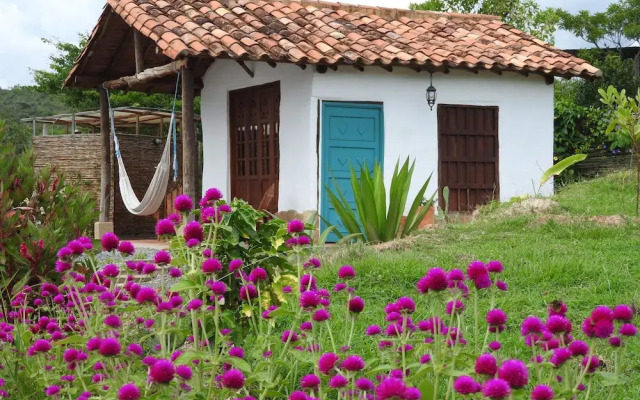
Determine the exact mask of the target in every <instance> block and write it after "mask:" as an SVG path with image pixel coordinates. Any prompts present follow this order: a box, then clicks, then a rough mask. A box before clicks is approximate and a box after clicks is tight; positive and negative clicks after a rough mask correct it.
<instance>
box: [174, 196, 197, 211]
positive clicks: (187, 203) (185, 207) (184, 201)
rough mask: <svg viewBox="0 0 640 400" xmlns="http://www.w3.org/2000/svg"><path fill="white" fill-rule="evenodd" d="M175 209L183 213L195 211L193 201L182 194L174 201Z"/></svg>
mask: <svg viewBox="0 0 640 400" xmlns="http://www.w3.org/2000/svg"><path fill="white" fill-rule="evenodd" d="M173 207H174V208H175V209H176V210H178V211H179V212H182V213H188V212H189V211H191V210H192V209H193V201H192V200H191V197H189V196H187V195H186V194H181V195H179V196H177V197H176V199H175V200H174V201H173Z"/></svg>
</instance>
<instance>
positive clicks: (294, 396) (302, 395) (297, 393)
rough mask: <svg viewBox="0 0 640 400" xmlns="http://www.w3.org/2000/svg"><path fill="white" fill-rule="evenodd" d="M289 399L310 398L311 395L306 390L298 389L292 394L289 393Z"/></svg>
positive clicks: (304, 399)
mask: <svg viewBox="0 0 640 400" xmlns="http://www.w3.org/2000/svg"><path fill="white" fill-rule="evenodd" d="M289 400H309V397H308V396H307V394H306V393H305V392H301V391H299V390H296V391H295V392H291V394H290V395H289Z"/></svg>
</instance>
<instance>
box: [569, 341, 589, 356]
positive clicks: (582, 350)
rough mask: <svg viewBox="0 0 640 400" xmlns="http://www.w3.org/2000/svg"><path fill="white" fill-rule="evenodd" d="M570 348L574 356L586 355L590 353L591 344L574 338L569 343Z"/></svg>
mask: <svg viewBox="0 0 640 400" xmlns="http://www.w3.org/2000/svg"><path fill="white" fill-rule="evenodd" d="M569 350H570V351H571V354H573V355H574V356H586V355H587V354H589V345H587V344H586V343H585V342H583V341H581V340H574V341H573V342H571V343H569Z"/></svg>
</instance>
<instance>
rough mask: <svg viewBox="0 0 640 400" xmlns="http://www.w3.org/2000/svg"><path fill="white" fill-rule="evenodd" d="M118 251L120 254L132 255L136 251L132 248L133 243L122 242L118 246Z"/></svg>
mask: <svg viewBox="0 0 640 400" xmlns="http://www.w3.org/2000/svg"><path fill="white" fill-rule="evenodd" d="M118 251H119V252H120V253H122V254H127V255H132V254H133V253H135V252H136V249H135V247H133V243H131V242H127V241H124V240H123V241H122V242H120V244H119V245H118Z"/></svg>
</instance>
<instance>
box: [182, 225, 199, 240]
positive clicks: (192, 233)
mask: <svg viewBox="0 0 640 400" xmlns="http://www.w3.org/2000/svg"><path fill="white" fill-rule="evenodd" d="M203 237H204V230H203V229H202V225H200V223H199V222H198V221H191V222H189V223H188V224H187V225H185V227H184V240H186V241H189V240H192V239H195V240H197V241H198V242H202V239H203Z"/></svg>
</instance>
